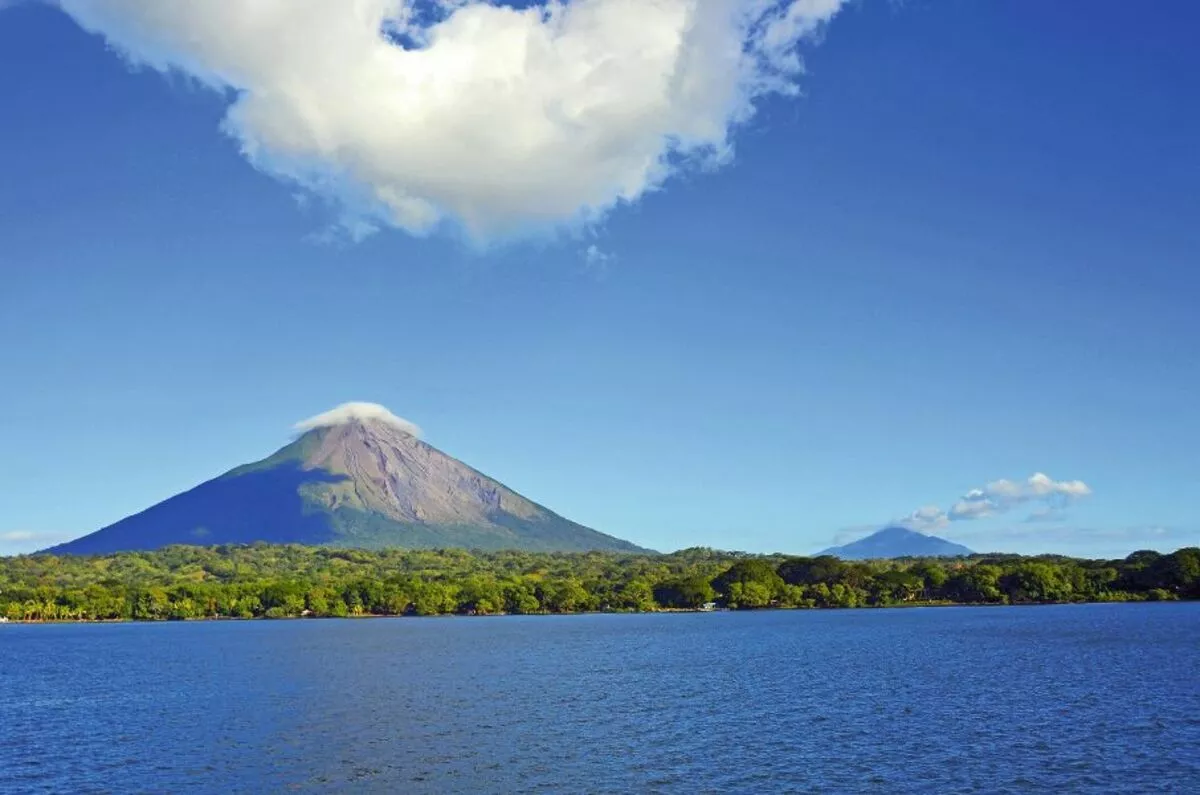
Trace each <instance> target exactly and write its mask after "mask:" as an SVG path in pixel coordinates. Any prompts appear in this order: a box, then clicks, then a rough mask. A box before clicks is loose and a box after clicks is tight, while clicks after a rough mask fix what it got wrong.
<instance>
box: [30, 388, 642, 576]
mask: <svg viewBox="0 0 1200 795" xmlns="http://www.w3.org/2000/svg"><path fill="white" fill-rule="evenodd" d="M296 429H297V430H299V431H301V432H302V433H301V435H300V436H299V438H297V439H296V440H295V441H294V442H292V443H291V444H289V445H287V446H286V447H283V448H281V449H280V450H278V451H276V452H275V453H274V454H273V455H271V456H269V457H267V458H264V459H263V460H261V461H257V462H255V463H252V464H246V465H244V466H240V467H237V468H236V469H232V470H230V471H229V472H226V473H225V474H224V475H221V476H220V477H217V478H214V479H213V480H210V481H208V482H206V483H202V484H200V485H199V486H196V487H195V488H194V489H191V490H190V491H186V492H184V493H182V494H178V495H176V496H174V497H171V498H170V499H167V500H164V501H163V502H160V503H159V504H157V505H155V506H153V507H151V508H148V509H146V510H145V511H142V512H141V513H139V514H135V515H133V516H130V517H128V518H126V519H122V520H121V521H119V522H117V523H116V524H113V525H110V526H108V527H105V528H103V529H101V530H97V531H96V532H94V533H92V534H90V535H86V536H83V537H82V538H78V539H75V540H74V541H69V542H67V543H65V544H60V545H58V546H56V547H53V548H51V549H49V550H47V551H48V552H52V553H55V554H102V553H108V552H116V551H119V550H131V549H156V548H158V547H163V546H167V545H169V544H204V545H210V544H247V543H251V542H255V541H265V542H269V543H276V544H288V543H291V544H322V545H329V546H341V547H362V548H369V549H380V548H387V547H409V548H414V547H426V548H428V547H466V548H473V549H524V550H538V551H584V550H610V551H626V552H640V551H644V550H642V549H641V548H639V547H637V546H635V545H633V544H631V543H629V542H627V541H622V540H620V539H618V538H613V537H612V536H608V535H605V534H603V533H600V532H597V531H595V530H592V529H590V528H587V527H584V526H583V525H579V524H576V523H575V522H572V521H569V520H567V519H564V518H563V517H561V516H559V515H558V514H556V513H554V512H552V511H550V510H549V509H547V508H545V507H543V506H541V505H538V504H537V503H535V502H533V501H532V500H529V499H527V498H525V497H523V496H521V495H520V494H518V493H516V492H515V491H513V490H512V489H510V488H508V487H507V486H505V485H503V484H502V483H500V482H498V481H496V480H493V479H492V478H489V477H488V476H486V475H484V474H482V473H480V472H477V471H476V470H474V469H472V468H471V467H469V466H467V465H466V464H464V463H462V462H461V461H458V460H457V459H455V458H452V457H451V456H448V455H446V454H445V453H443V452H442V451H440V450H438V449H437V448H435V447H433V446H432V445H429V444H427V443H425V442H423V441H421V439H420V438H419V436H420V429H419V428H417V426H415V425H413V424H412V423H410V422H408V421H407V420H403V419H401V418H399V417H397V416H395V415H394V414H392V413H391V412H389V411H388V410H387V409H385V408H384V407H383V406H379V405H376V404H372V403H346V404H343V405H342V406H339V407H338V408H336V409H334V410H332V411H329V412H326V413H325V414H321V415H318V416H316V417H313V418H312V419H310V420H306V421H305V422H303V423H300V424H299V425H297V426H296Z"/></svg>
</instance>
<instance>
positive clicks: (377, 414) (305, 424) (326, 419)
mask: <svg viewBox="0 0 1200 795" xmlns="http://www.w3.org/2000/svg"><path fill="white" fill-rule="evenodd" d="M356 420H358V421H362V420H373V421H377V422H384V423H387V424H388V425H391V426H392V427H394V428H399V429H400V430H402V431H404V432H405V433H407V434H411V435H412V436H417V437H419V436H420V435H421V429H420V428H418V427H417V426H416V424H415V423H412V422H409V421H408V420H406V419H404V418H403V417H397V416H396V415H395V414H393V413H392V412H390V411H388V410H387V409H386V408H385V407H383V406H381V405H379V404H378V403H361V402H353V403H343V404H341V405H340V406H338V407H336V408H333V409H330V410H329V411H326V412H324V413H322V414H318V415H317V416H315V417H309V418H308V419H306V420H302V421H301V422H298V423H296V424H295V425H294V426H292V429H293V430H295V431H299V432H301V433H303V432H304V431H311V430H313V429H314V428H328V427H330V426H333V425H344V424H346V423H348V422H354V421H356Z"/></svg>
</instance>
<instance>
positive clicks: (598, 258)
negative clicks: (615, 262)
mask: <svg viewBox="0 0 1200 795" xmlns="http://www.w3.org/2000/svg"><path fill="white" fill-rule="evenodd" d="M612 258H613V257H612V255H611V254H608V253H606V252H604V251H601V250H600V247H599V246H597V245H596V244H595V243H593V244H592V245H590V246H588V247H587V249H585V250H584V252H583V261H584V262H586V263H587V264H588V265H589V266H591V267H598V266H604V265H606V264H608V263H609V262H610V261H612Z"/></svg>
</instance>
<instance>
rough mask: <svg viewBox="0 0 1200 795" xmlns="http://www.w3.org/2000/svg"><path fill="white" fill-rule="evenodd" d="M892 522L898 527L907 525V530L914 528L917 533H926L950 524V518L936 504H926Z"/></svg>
mask: <svg viewBox="0 0 1200 795" xmlns="http://www.w3.org/2000/svg"><path fill="white" fill-rule="evenodd" d="M893 524H896V525H899V526H900V527H907V528H908V529H909V530H916V531H917V532H918V533H928V532H931V531H934V530H941V529H942V528H944V527H946V526H947V525H949V524H950V518H949V517H948V516H947V515H946V512H945V511H943V510H942V509H941V508H939V507H937V506H936V505H926V506H925V507H924V508H918V509H917V510H915V511H913V512H912V513H910V514H909V515H908V516H905V517H904V518H903V519H896V520H895V521H894V522H893Z"/></svg>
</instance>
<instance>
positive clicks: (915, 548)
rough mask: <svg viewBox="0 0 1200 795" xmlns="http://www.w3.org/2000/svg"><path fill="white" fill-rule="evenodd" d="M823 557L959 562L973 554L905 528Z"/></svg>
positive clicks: (886, 531)
mask: <svg viewBox="0 0 1200 795" xmlns="http://www.w3.org/2000/svg"><path fill="white" fill-rule="evenodd" d="M820 554H822V555H833V556H834V557H838V558H841V559H842V560H870V559H872V558H957V557H961V556H963V555H971V554H974V553H973V552H971V550H969V549H967V548H966V547H964V546H963V545H962V544H955V543H954V542H952V541H947V540H946V539H944V538H938V537H937V536H927V535H925V534H924V533H918V532H916V531H915V530H909V529H908V528H906V527H885V528H884V529H882V530H880V531H878V532H875V533H872V534H871V535H869V536H867V537H866V538H860V539H859V540H858V541H855V542H853V543H850V544H846V545H845V546H840V547H830V548H829V549H827V550H825V551H824V552H821V553H820Z"/></svg>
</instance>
